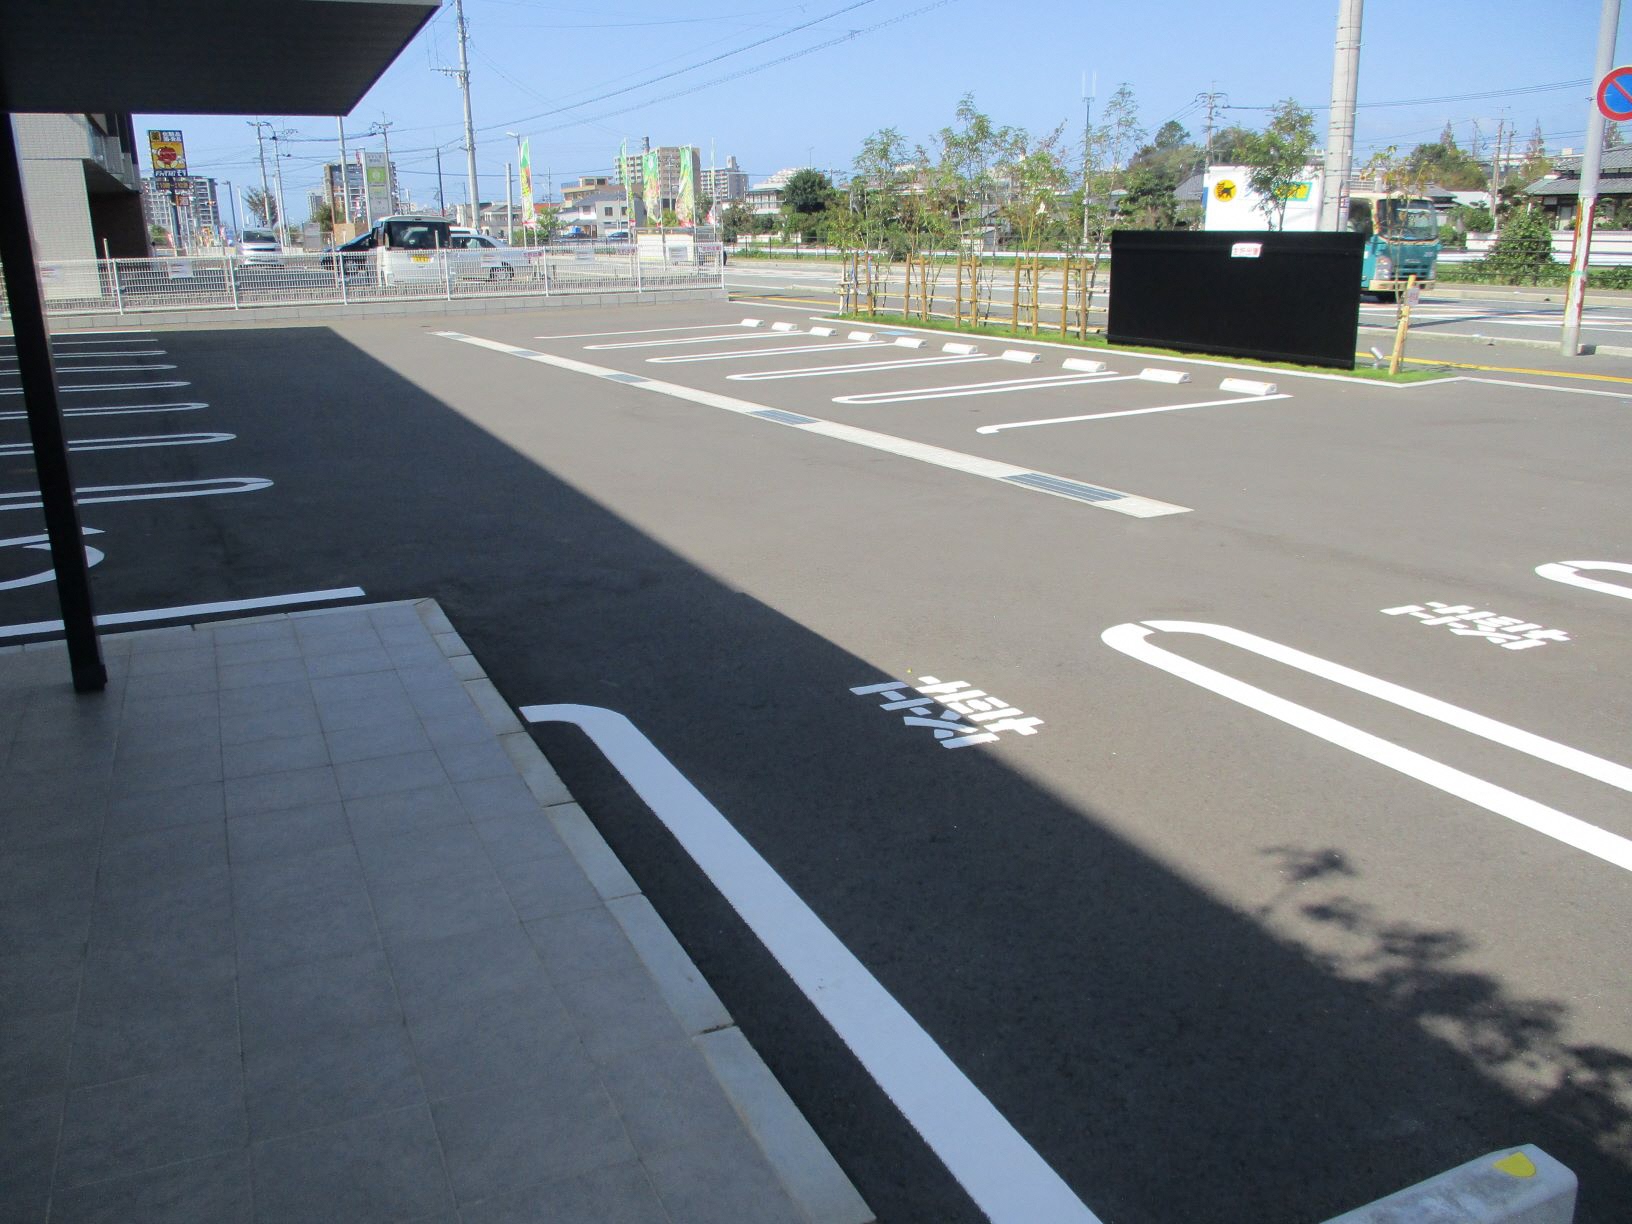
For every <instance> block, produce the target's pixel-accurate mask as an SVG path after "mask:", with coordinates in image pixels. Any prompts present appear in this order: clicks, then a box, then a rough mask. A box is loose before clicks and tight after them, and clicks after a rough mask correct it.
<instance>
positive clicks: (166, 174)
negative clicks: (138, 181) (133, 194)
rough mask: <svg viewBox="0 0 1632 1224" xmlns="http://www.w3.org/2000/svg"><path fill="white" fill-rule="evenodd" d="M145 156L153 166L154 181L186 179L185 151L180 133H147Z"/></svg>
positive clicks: (152, 131) (151, 131)
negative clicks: (146, 155)
mask: <svg viewBox="0 0 1632 1224" xmlns="http://www.w3.org/2000/svg"><path fill="white" fill-rule="evenodd" d="M147 154H148V158H149V160H150V161H151V162H152V164H153V177H154V178H156V179H183V178H186V177H187V149H186V147H185V146H184V145H183V144H182V141H181V133H180V132H173V131H155V130H153V129H149V130H148V133H147Z"/></svg>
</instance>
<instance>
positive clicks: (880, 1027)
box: [521, 705, 1098, 1224]
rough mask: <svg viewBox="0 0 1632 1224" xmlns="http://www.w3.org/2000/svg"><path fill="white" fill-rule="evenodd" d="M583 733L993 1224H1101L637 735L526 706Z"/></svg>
mask: <svg viewBox="0 0 1632 1224" xmlns="http://www.w3.org/2000/svg"><path fill="white" fill-rule="evenodd" d="M521 716H522V717H523V718H524V719H526V720H527V721H528V722H530V723H545V722H560V723H569V724H571V725H573V726H576V727H578V728H580V729H581V730H583V731H584V733H585V734H587V735H588V736H589V738H590V739H591V740H593V741H594V743H595V746H596V747H597V748H599V749H600V750H601V752H602V753H604V754H605V756H606V758H607V760H608V761H610V762H611V763H612V766H613V767H614V768H615V769H616V770H617V771H618V773H619V774H621V775H622V776H623V778H624V780H625V781H626V782H628V783H629V785H630V786H631V787H632V788H633V789H634V791H635V793H636V794H637V795H639V796H640V798H641V800H642V801H643V802H644V803H645V804H646V806H647V807H649V808H650V809H651V810H652V813H653V815H655V816H656V817H657V818H658V819H659V820H660V821H662V822H663V825H664V827H665V828H666V829H668V831H669V832H670V833H671V834H672V835H673V836H674V839H675V840H676V841H677V842H679V844H680V846H681V848H682V849H683V850H685V852H686V853H687V854H688V855H690V856H691V859H692V861H693V862H694V863H696V864H697V866H698V867H700V868H701V869H702V871H703V874H705V875H706V876H707V877H708V878H709V880H710V882H712V883H713V885H714V887H715V888H716V889H718V890H719V893H720V895H721V896H723V897H724V898H725V899H726V901H727V902H728V903H729V904H730V906H731V908H732V909H734V910H735V911H736V912H737V914H738V915H739V916H741V918H742V920H743V922H745V923H746V924H747V925H748V929H749V930H751V931H753V933H754V935H755V936H756V937H757V938H758V939H759V941H760V943H762V944H764V945H765V949H766V951H768V952H769V953H770V954H771V955H772V956H773V957H775V958H776V962H777V964H779V965H781V966H782V968H783V970H784V971H786V973H787V974H788V976H789V977H790V978H792V979H793V982H794V985H796V986H798V988H799V989H800V991H802V992H803V994H804V996H805V997H806V998H807V999H809V1000H810V1002H811V1003H812V1004H813V1005H814V1006H815V1008H816V1010H817V1011H818V1012H820V1013H821V1016H822V1018H823V1019H824V1020H826V1021H827V1022H828V1024H829V1025H831V1026H832V1028H833V1031H834V1032H835V1033H837V1034H838V1035H839V1037H840V1039H841V1040H843V1042H844V1044H845V1045H847V1046H848V1047H849V1048H850V1050H851V1052H852V1053H853V1054H855V1056H856V1058H857V1059H858V1060H859V1061H860V1063H861V1065H862V1066H863V1067H865V1068H866V1069H867V1072H868V1074H869V1075H871V1076H872V1077H873V1079H874V1080H875V1081H876V1082H877V1084H878V1086H879V1087H880V1088H882V1089H883V1090H884V1092H885V1094H886V1095H887V1096H888V1097H889V1098H890V1100H891V1101H893V1102H894V1103H895V1106H896V1108H897V1109H899V1110H900V1111H901V1113H902V1116H904V1117H905V1118H906V1119H907V1121H908V1122H909V1123H911V1124H912V1127H913V1129H914V1130H916V1131H917V1132H918V1133H919V1134H920V1135H921V1136H923V1139H924V1142H925V1143H927V1144H928V1145H929V1147H930V1149H931V1150H932V1151H933V1152H934V1153H935V1154H936V1156H938V1157H939V1158H940V1160H941V1162H942V1163H943V1164H944V1165H945V1166H946V1168H947V1171H948V1172H950V1173H951V1174H952V1176H953V1177H955V1178H956V1179H957V1181H958V1184H959V1185H961V1186H962V1187H963V1188H964V1189H965V1190H966V1191H968V1193H969V1197H970V1198H972V1199H973V1200H974V1201H975V1205H976V1206H978V1207H979V1208H980V1210H981V1211H983V1212H984V1213H985V1214H986V1216H987V1218H988V1219H990V1220H992V1221H993V1224H1040V1222H1041V1221H1048V1222H1049V1224H1098V1217H1097V1216H1096V1215H1094V1213H1093V1212H1092V1211H1090V1210H1089V1209H1088V1208H1087V1207H1086V1206H1084V1205H1083V1203H1082V1200H1080V1199H1079V1198H1077V1196H1076V1195H1075V1194H1074V1193H1072V1191H1071V1188H1070V1187H1069V1186H1067V1185H1066V1184H1065V1182H1064V1181H1063V1180H1062V1179H1061V1178H1060V1175H1059V1174H1058V1173H1056V1172H1055V1171H1054V1170H1053V1169H1052V1168H1050V1167H1049V1165H1048V1163H1047V1162H1046V1161H1044V1160H1043V1158H1042V1157H1041V1156H1039V1155H1038V1154H1037V1151H1036V1149H1034V1148H1033V1147H1032V1146H1031V1145H1030V1144H1029V1143H1027V1142H1026V1141H1025V1139H1024V1138H1022V1137H1021V1135H1020V1133H1019V1132H1018V1131H1016V1130H1015V1129H1014V1127H1013V1126H1012V1125H1010V1123H1009V1121H1008V1119H1007V1118H1005V1117H1004V1116H1003V1115H1002V1114H1001V1113H999V1112H998V1110H997V1107H996V1106H994V1105H993V1104H992V1103H991V1101H989V1100H988V1099H987V1098H986V1097H985V1095H984V1094H982V1093H981V1091H980V1089H978V1088H976V1087H975V1085H974V1084H973V1083H972V1082H971V1081H970V1079H969V1077H968V1076H967V1075H965V1074H964V1073H963V1072H962V1071H961V1070H960V1069H959V1068H958V1066H957V1064H956V1063H954V1062H953V1061H952V1060H951V1059H950V1058H948V1057H947V1056H946V1052H945V1051H944V1050H942V1049H941V1047H940V1046H939V1045H937V1044H936V1043H935V1039H934V1038H932V1037H931V1036H930V1035H929V1034H928V1033H927V1032H925V1031H924V1029H923V1026H922V1025H920V1024H919V1023H918V1022H917V1021H916V1020H914V1019H913V1018H912V1016H911V1014H910V1013H909V1012H908V1011H907V1010H906V1009H905V1008H904V1007H902V1006H901V1004H900V1003H899V1002H898V1001H897V1000H896V998H895V996H894V995H892V994H891V993H890V992H889V991H888V990H886V989H885V988H884V986H883V985H882V984H881V983H880V982H879V981H878V979H877V978H875V977H874V976H873V975H872V974H871V973H870V972H869V971H868V969H867V967H866V966H865V965H863V964H862V963H861V961H859V960H858V959H856V956H855V954H854V953H852V952H851V951H850V949H849V948H847V947H845V946H844V944H843V942H842V941H840V939H839V938H838V936H836V935H835V934H833V932H832V931H831V930H830V929H828V927H827V926H826V924H824V923H823V922H822V920H821V919H820V918H818V917H817V916H816V914H815V913H814V912H813V911H812V910H811V908H810V907H809V906H808V905H806V904H805V903H804V901H803V900H801V899H800V897H799V894H798V893H796V892H794V891H793V889H792V888H790V887H788V883H787V881H786V880H784V879H783V878H782V877H781V876H780V875H778V874H777V873H776V870H775V869H774V868H773V867H772V866H771V865H770V864H769V863H767V862H766V861H765V860H764V859H763V858H761V857H760V855H759V853H758V852H757V851H755V849H754V848H753V847H752V846H751V845H749V844H748V841H747V839H746V838H744V837H743V836H742V834H741V833H739V832H738V831H737V830H736V828H735V827H734V826H733V825H732V824H731V822H730V821H729V820H727V819H726V818H725V816H724V815H722V814H721V812H720V810H719V809H718V808H716V807H715V806H714V805H713V804H712V803H710V802H709V801H708V799H707V798H706V797H705V796H704V795H703V793H702V792H701V791H699V790H698V789H697V788H696V787H695V786H694V785H692V783H691V781H690V779H688V778H687V777H686V776H685V775H684V774H682V773H681V772H680V771H679V770H678V769H676V768H675V767H674V765H673V763H672V762H670V761H669V759H668V758H667V757H665V756H664V755H663V754H662V752H660V751H659V750H658V748H657V746H656V745H655V744H653V743H652V741H651V740H650V739H648V738H647V737H646V736H645V735H644V734H642V733H641V731H640V729H639V728H638V727H636V726H635V725H634V724H633V723H632V722H630V721H629V719H627V718H626V717H624V716H623V715H622V714H619V713H618V712H617V711H616V710H607V709H603V708H601V707H598V706H581V705H534V706H523V707H522V708H521Z"/></svg>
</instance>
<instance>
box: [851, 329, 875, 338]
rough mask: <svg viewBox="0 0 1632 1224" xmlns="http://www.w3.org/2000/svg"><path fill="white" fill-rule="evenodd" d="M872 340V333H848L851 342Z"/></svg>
mask: <svg viewBox="0 0 1632 1224" xmlns="http://www.w3.org/2000/svg"><path fill="white" fill-rule="evenodd" d="M872 338H873V333H872V332H864V331H853V332H851V333H850V339H852V340H871V339H872Z"/></svg>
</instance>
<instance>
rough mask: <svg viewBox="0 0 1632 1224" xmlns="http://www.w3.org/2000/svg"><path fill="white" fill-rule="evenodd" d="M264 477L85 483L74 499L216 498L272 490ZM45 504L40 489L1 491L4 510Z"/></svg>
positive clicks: (0, 503) (81, 501) (0, 508)
mask: <svg viewBox="0 0 1632 1224" xmlns="http://www.w3.org/2000/svg"><path fill="white" fill-rule="evenodd" d="M271 487H272V482H271V481H270V480H268V479H266V478H265V477H264V476H221V477H217V478H216V479H214V480H164V481H158V482H155V483H152V484H128V485H85V486H83V487H82V488H80V489H78V490H77V491H76V494H75V497H74V501H75V502H77V503H78V504H79V505H81V506H88V505H91V504H92V503H93V502H129V501H166V500H169V499H170V498H177V497H214V496H216V495H217V494H223V493H256V492H259V491H260V490H261V489H270V488H271ZM42 505H43V503H42V502H41V501H40V495H39V492H38V491H37V490H30V491H29V492H26V493H0V511H5V510H38V509H40V508H41V507H42Z"/></svg>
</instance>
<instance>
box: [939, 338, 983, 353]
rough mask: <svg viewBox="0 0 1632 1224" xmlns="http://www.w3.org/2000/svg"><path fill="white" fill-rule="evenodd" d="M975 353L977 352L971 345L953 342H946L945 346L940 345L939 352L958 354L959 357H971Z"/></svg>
mask: <svg viewBox="0 0 1632 1224" xmlns="http://www.w3.org/2000/svg"><path fill="white" fill-rule="evenodd" d="M977 351H978V350H977V349H976V348H975V346H974V345H972V344H960V343H958V342H957V341H955V340H948V341H947V342H946V343H945V344H943V345H941V352H943V353H958V354H959V355H961V356H964V357H970V356H973V355H974V354H975V353H976V352H977Z"/></svg>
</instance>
